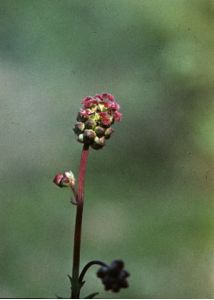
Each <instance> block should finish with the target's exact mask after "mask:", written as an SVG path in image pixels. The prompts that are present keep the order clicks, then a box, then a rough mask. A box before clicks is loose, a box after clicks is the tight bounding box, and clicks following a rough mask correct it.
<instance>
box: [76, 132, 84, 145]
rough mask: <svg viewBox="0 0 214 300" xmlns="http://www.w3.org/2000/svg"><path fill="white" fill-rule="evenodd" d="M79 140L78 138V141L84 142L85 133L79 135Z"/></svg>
mask: <svg viewBox="0 0 214 300" xmlns="http://www.w3.org/2000/svg"><path fill="white" fill-rule="evenodd" d="M77 140H78V142H80V143H83V141H84V135H83V133H81V134H79V135H78V138H77Z"/></svg>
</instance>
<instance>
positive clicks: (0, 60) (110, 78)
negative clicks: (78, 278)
mask: <svg viewBox="0 0 214 300" xmlns="http://www.w3.org/2000/svg"><path fill="white" fill-rule="evenodd" d="M213 32H214V1H212V0H199V1H198V0H194V1H193V0H189V1H183V0H141V1H140V0H132V1H128V0H93V1H92V0H87V1H77V0H61V1H57V0H31V1H29V0H19V1H16V0H1V1H0V99H1V100H0V113H1V116H0V125H1V126H0V137H1V147H0V155H1V164H0V171H1V173H0V174H1V188H0V195H1V202H0V203H1V204H0V224H1V226H0V228H1V232H0V238H1V243H0V244H1V246H0V263H1V264H0V296H1V297H22V298H23V297H30V298H33V297H34V298H35V297H42V298H48V297H54V295H55V294H59V295H61V296H63V297H68V296H69V282H68V279H67V278H66V275H67V274H68V273H71V263H72V260H71V258H72V244H73V241H72V234H73V225H74V217H75V215H74V208H73V207H72V206H71V205H70V203H69V197H70V196H69V192H68V191H67V190H61V189H57V187H56V186H54V185H53V184H52V178H53V176H54V175H55V173H56V172H58V171H64V170H67V169H70V168H71V169H72V171H73V172H75V173H76V174H77V170H78V164H79V158H80V151H81V145H80V144H78V143H77V142H76V141H75V136H74V134H73V132H72V127H73V124H74V122H75V118H76V113H77V111H78V109H79V105H80V100H81V99H82V98H83V97H84V96H86V95H94V94H96V93H99V92H105V91H107V92H111V93H112V94H113V95H115V96H116V99H117V100H118V102H119V103H120V104H121V111H122V112H123V115H124V117H123V121H122V122H121V123H120V124H118V125H116V132H115V134H114V136H113V137H112V139H111V140H110V141H109V143H108V145H107V147H106V148H105V149H103V150H101V151H97V152H96V151H91V152H90V157H89V166H88V173H87V182H86V203H85V204H86V205H85V211H84V223H83V243H82V265H83V264H84V263H86V262H87V261H88V260H91V259H103V260H104V261H106V262H111V261H112V260H113V259H117V258H122V259H123V260H124V261H125V262H126V269H127V270H129V271H130V273H131V277H130V280H129V282H130V288H129V289H127V290H124V291H122V292H121V293H120V294H118V295H113V297H123V298H129V297H131V298H142V297H154V298H157V297H158V298H192V297H194V298H211V297H213V295H214V293H213V292H214V291H213V288H212V285H213V282H212V281H213V233H214V232H213V228H214V227H213V212H212V209H213V204H212V201H213V196H214V189H213V186H214V142H213V141H214V140H213V132H214V99H213V95H214V58H213V53H214V37H213ZM102 289H103V288H102V286H101V283H100V282H99V281H98V280H97V279H96V276H95V270H91V272H90V273H89V274H88V275H87V284H86V285H85V287H84V288H83V296H84V294H85V295H87V293H90V292H94V291H102ZM100 296H101V297H109V298H111V297H112V294H111V293H104V292H101V294H100Z"/></svg>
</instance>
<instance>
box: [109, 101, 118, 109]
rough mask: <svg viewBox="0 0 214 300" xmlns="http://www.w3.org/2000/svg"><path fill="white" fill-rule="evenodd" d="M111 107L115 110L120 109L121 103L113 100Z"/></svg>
mask: <svg viewBox="0 0 214 300" xmlns="http://www.w3.org/2000/svg"><path fill="white" fill-rule="evenodd" d="M110 108H111V109H113V110H119V109H120V105H119V104H118V103H117V102H113V103H111V104H110Z"/></svg>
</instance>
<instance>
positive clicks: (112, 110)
mask: <svg viewBox="0 0 214 300" xmlns="http://www.w3.org/2000/svg"><path fill="white" fill-rule="evenodd" d="M82 104H83V107H82V108H81V109H80V111H79V113H78V116H77V123H76V124H75V127H74V132H75V133H76V135H77V140H78V141H79V142H80V143H83V144H88V145H90V146H91V147H92V148H93V149H96V150H97V149H101V148H103V146H104V145H105V140H106V139H109V138H110V136H111V134H112V133H113V129H112V127H111V125H112V124H113V123H114V122H115V121H118V122H119V121H120V120H121V116H122V114H121V113H120V112H119V109H120V106H119V104H118V103H117V102H116V101H115V99H114V97H113V96H112V95H111V94H108V93H104V94H98V95H95V96H94V97H90V96H89V97H86V98H84V99H83V100H82Z"/></svg>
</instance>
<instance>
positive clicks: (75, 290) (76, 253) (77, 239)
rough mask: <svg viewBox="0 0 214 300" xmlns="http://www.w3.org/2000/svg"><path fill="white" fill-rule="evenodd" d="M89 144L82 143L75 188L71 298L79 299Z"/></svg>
mask: <svg viewBox="0 0 214 300" xmlns="http://www.w3.org/2000/svg"><path fill="white" fill-rule="evenodd" d="M88 152H89V146H88V145H86V144H84V146H83V149H82V155H81V160H80V168H79V177H78V190H77V207H76V222H75V232H74V244H73V245H74V246H73V270H72V292H71V299H79V294H80V285H79V267H80V247H81V229H82V214H83V204H84V181H85V173H86V166H87V159H88Z"/></svg>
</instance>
